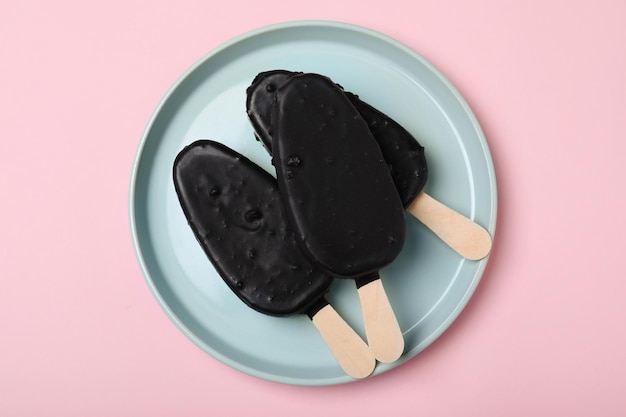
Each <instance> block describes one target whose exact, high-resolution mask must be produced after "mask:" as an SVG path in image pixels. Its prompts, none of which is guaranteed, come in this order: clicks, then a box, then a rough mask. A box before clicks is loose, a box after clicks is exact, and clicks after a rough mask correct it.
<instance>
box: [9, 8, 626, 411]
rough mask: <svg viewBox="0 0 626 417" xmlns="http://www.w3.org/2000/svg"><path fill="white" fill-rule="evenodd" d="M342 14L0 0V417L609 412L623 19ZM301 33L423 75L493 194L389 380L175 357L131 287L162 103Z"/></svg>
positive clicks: (157, 318) (197, 354)
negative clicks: (453, 92)
mask: <svg viewBox="0 0 626 417" xmlns="http://www.w3.org/2000/svg"><path fill="white" fill-rule="evenodd" d="M364 4H368V3H367V2H363V1H354V0H349V1H337V0H332V1H329V0H317V1H316V2H315V3H314V4H313V5H311V6H307V7H304V6H298V5H297V2H294V1H289V2H287V1H283V2H280V1H275V0H265V1H262V2H261V1H257V2H251V1H247V2H246V1H243V0H230V1H225V2H222V3H220V5H219V6H217V5H212V4H211V2H209V1H206V0H204V1H190V0H178V1H172V2H165V1H139V0H127V1H120V0H113V1H106V2H84V1H77V0H74V1H72V0H56V1H36V0H1V2H0V170H1V171H0V196H1V199H2V200H1V203H0V209H1V210H2V216H0V274H1V277H2V281H1V282H2V283H1V284H0V334H1V335H2V342H1V343H0V415H2V416H64V417H69V416H91V417H97V416H116V417H119V416H151V417H154V416H174V415H179V416H200V415H215V416H220V415H224V416H226V415H228V416H231V415H232V416H244V415H259V416H272V417H275V416H294V415H298V416H303V417H305V416H314V415H315V416H317V415H320V414H325V415H344V416H360V417H367V416H381V415H390V416H391V415H393V416H401V415H423V416H507V417H514V416H590V415H597V416H603V417H609V416H624V415H626V398H625V396H624V389H625V388H626V353H625V352H626V349H625V347H624V346H625V345H626V338H625V336H624V334H625V332H624V327H625V326H624V324H623V321H624V319H625V318H626V302H625V301H624V294H625V292H626V291H625V290H626V284H625V280H624V276H625V270H626V237H625V236H626V224H625V220H624V212H625V209H626V204H625V201H624V196H623V195H624V184H623V182H624V178H625V177H626V176H625V175H624V159H625V158H626V147H625V146H624V139H625V137H624V135H625V132H626V81H625V79H624V75H625V74H626V46H625V42H626V24H625V23H624V19H625V18H626V3H625V2H624V1H623V0H614V1H607V0H599V1H555V0H547V1H527V2H524V1H516V2H513V1H504V2H503V1H497V0H490V1H489V0H475V1H452V2H435V1H422V0H416V1H414V2H409V1H406V2H403V1H400V0H386V1H384V2H382V3H380V2H378V3H375V2H371V6H365V5H364ZM300 19H328V20H339V21H344V22H348V23H354V24H358V25H363V26H368V27H370V28H372V29H375V30H378V31H382V32H384V33H386V34H388V35H390V36H392V37H395V38H396V39H398V40H400V41H402V42H404V43H406V44H407V45H409V46H411V47H412V48H414V49H415V50H417V51H418V52H420V53H421V54H422V55H423V56H425V57H426V58H427V59H428V60H430V61H431V62H432V63H433V64H434V65H435V66H437V67H438V68H439V69H440V70H441V71H442V72H443V73H444V74H445V75H446V76H447V77H448V78H449V79H450V80H451V81H452V82H453V83H454V84H455V85H456V86H457V87H458V89H459V90H460V91H461V93H462V94H463V95H464V96H465V98H466V99H467V101H468V102H469V104H470V106H471V107H472V108H473V110H474V111H475V113H476V115H477V117H478V119H479V121H480V123H481V124H482V127H483V129H484V131H485V135H486V137H487V140H488V143H489V146H490V148H491V151H492V154H493V158H494V163H495V167H496V173H497V180H498V186H499V219H498V229H497V234H496V244H495V247H494V250H493V254H492V258H491V260H490V263H489V266H488V268H487V270H486V273H485V275H484V277H483V281H482V282H481V284H480V285H479V287H478V290H477V292H476V294H475V296H474V297H473V298H472V300H471V301H470V303H469V305H468V306H467V308H466V310H465V311H464V312H463V314H462V315H461V316H460V317H459V319H458V320H457V321H456V322H455V323H454V324H453V325H452V327H451V328H450V329H449V330H448V331H447V332H446V333H445V334H444V335H443V336H442V337H441V338H440V339H439V340H437V341H436V342H435V343H434V344H433V345H431V346H430V347H429V348H428V349H427V350H426V351H425V352H423V353H422V354H420V355H418V356H417V357H415V358H414V359H413V360H411V361H409V362H407V363H406V364H404V365H402V366H400V367H398V368H396V369H395V370H393V371H391V372H388V373H385V374H383V375H380V376H377V377H375V378H372V379H369V380H365V381H362V382H359V383H354V384H347V385H341V386H332V387H317V388H311V387H296V386H287V385H281V384H277V383H272V382H267V381H264V380H259V379H256V378H253V377H250V376H248V375H245V374H242V373H240V372H238V371H235V370H233V369H231V368H229V367H227V366H225V365H223V364H221V363H220V362H218V361H217V360H215V359H213V358H212V357H210V356H208V355H207V354H205V353H204V352H202V351H201V350H200V349H199V348H197V347H196V346H195V345H194V344H192V342H190V341H189V340H188V339H187V338H186V337H185V336H183V334H182V333H181V332H180V331H179V330H178V329H177V328H176V327H175V326H174V325H173V324H172V322H171V321H170V320H169V319H168V318H167V317H166V315H165V313H163V311H162V310H161V309H160V307H159V306H158V305H157V302H156V301H155V299H154V298H153V296H152V294H151V293H150V291H149V289H148V287H147V285H146V283H145V281H144V278H143V276H142V274H141V271H140V269H139V266H138V264H137V262H136V259H135V255H134V252H133V247H132V243H131V236H130V231H129V220H128V190H129V181H130V174H131V167H132V162H133V158H134V155H135V151H136V148H137V145H138V143H139V140H140V138H141V134H142V131H143V129H144V127H145V125H146V123H147V121H148V118H149V117H150V115H151V113H152V111H153V110H154V108H155V107H156V105H157V103H158V101H159V100H160V99H161V97H162V96H163V95H164V93H165V92H166V90H167V89H168V87H169V86H170V85H171V84H172V83H173V82H174V81H175V79H176V78H177V77H178V76H179V75H180V74H181V73H182V72H183V71H184V70H185V69H187V68H188V67H189V66H190V65H191V64H192V63H194V62H195V61H196V60H197V59H199V58H200V57H201V56H202V55H204V54H205V53H206V52H208V51H209V50H211V49H212V48H214V47H216V46H218V45H219V44H221V43H222V42H224V41H226V40H228V39H230V38H232V37H234V36H236V35H239V34H241V33H243V32H247V31H249V30H252V29H256V28H258V27H260V26H264V25H266V24H272V23H278V22H281V21H286V20H300ZM296 410H297V411H296Z"/></svg>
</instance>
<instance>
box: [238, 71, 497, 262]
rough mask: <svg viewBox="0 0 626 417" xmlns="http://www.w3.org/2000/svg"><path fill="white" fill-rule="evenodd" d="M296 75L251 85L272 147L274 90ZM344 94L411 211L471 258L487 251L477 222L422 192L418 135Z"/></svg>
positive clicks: (276, 75) (253, 105) (253, 109)
mask: <svg viewBox="0 0 626 417" xmlns="http://www.w3.org/2000/svg"><path fill="white" fill-rule="evenodd" d="M296 74H298V73H296V72H292V71H286V70H271V71H266V72H262V73H259V74H258V75H257V76H256V77H255V79H254V80H253V81H252V84H251V85H250V87H248V90H247V112H248V116H249V118H250V121H251V123H252V125H253V127H254V129H255V134H256V136H257V138H258V139H259V140H261V141H262V142H263V144H264V145H265V147H266V148H267V149H268V150H270V151H271V130H272V128H271V124H270V121H271V120H270V115H271V109H272V105H273V102H274V91H275V90H276V88H278V87H279V86H280V85H281V84H282V83H284V82H285V81H287V79H289V78H290V77H291V76H293V75H296ZM345 94H346V96H347V97H348V99H349V100H350V101H351V102H352V104H353V105H354V106H355V108H356V109H357V111H359V113H360V114H361V116H362V117H363V119H364V120H365V121H366V122H367V124H368V126H369V127H370V130H371V131H372V134H373V135H374V138H375V139H376V141H377V142H378V145H379V146H380V149H381V152H382V153H383V157H384V158H385V161H386V162H387V164H388V166H389V169H390V172H391V176H392V178H393V181H394V184H395V186H396V188H397V190H398V193H399V194H400V198H401V199H402V204H403V205H404V207H405V208H406V209H407V211H408V212H409V213H410V214H412V215H413V216H414V217H416V218H417V219H418V220H420V221H421V222H422V223H424V225H426V226H427V227H428V228H429V229H430V230H432V231H433V232H434V233H435V234H436V235H437V236H439V237H440V238H441V239H442V240H443V241H444V242H446V243H447V244H448V245H449V246H450V247H451V248H452V249H454V250H455V251H456V252H457V253H459V254H460V255H461V256H463V257H465V258H467V259H470V260H479V259H482V258H484V257H485V256H487V255H488V254H489V252H490V250H491V243H492V240H491V236H490V235H489V233H488V232H487V231H486V230H485V229H484V228H483V227H482V226H480V225H479V224H477V223H475V222H473V221H471V220H470V219H469V218H467V217H466V216H463V215H462V214H460V213H458V212H456V211H455V210H453V209H451V208H449V207H447V206H445V205H444V204H442V203H440V202H439V201H437V200H435V199H434V198H432V197H431V196H430V195H428V194H426V193H425V192H423V191H422V189H423V187H424V184H425V182H426V179H427V176H428V169H427V163H426V158H425V156H424V148H423V147H422V146H421V145H420V144H419V143H418V142H417V140H416V139H415V137H413V136H412V135H411V134H410V133H409V132H408V131H407V130H406V129H404V128H403V127H402V126H401V125H400V124H399V123H397V122H396V121H395V120H393V119H392V118H391V117H389V116H387V115H386V114H384V113H382V112H381V111H379V110H377V109H376V108H374V107H372V106H371V105H369V104H368V103H365V102H364V101H362V100H360V99H359V97H358V96H356V95H355V94H352V93H349V92H345ZM421 191H422V192H421Z"/></svg>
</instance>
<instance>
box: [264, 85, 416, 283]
mask: <svg viewBox="0 0 626 417" xmlns="http://www.w3.org/2000/svg"><path fill="white" fill-rule="evenodd" d="M271 126H272V148H271V149H272V153H273V159H274V166H275V168H276V174H277V180H278V188H279V190H280V195H281V197H282V201H283V203H284V205H285V209H286V212H287V216H288V217H289V220H290V224H291V225H292V226H293V228H294V230H295V234H296V238H297V239H298V242H299V243H300V247H301V248H302V250H303V251H304V252H305V253H306V254H307V256H309V257H310V258H311V259H314V260H315V261H316V262H317V264H318V265H319V266H320V267H321V268H322V269H324V270H326V271H328V272H329V273H331V274H333V275H337V276H343V277H358V276H362V275H366V274H369V273H372V272H375V271H378V270H379V269H380V268H382V267H384V266H386V265H388V264H389V263H390V262H391V261H393V260H394V259H395V258H396V256H397V255H398V254H399V253H400V250H401V249H402V246H403V244H404V239H405V228H406V225H405V222H404V209H403V206H402V202H401V200H400V198H399V196H398V192H397V191H396V189H395V186H394V183H393V181H392V178H391V175H390V173H389V169H388V167H387V165H386V163H385V161H384V159H383V156H382V154H381V151H380V148H379V146H378V145H377V144H376V141H375V139H374V138H373V136H372V133H371V131H370V130H369V127H368V126H367V124H366V123H365V121H364V120H363V118H362V117H361V116H360V114H359V113H358V112H357V111H356V109H355V108H354V106H353V105H352V104H351V103H350V101H349V100H348V99H347V97H346V96H345V94H344V93H343V91H342V90H341V89H340V88H339V87H337V86H336V85H335V84H334V83H333V82H332V81H331V80H330V79H328V78H327V77H324V76H321V75H318V74H299V75H295V76H292V77H290V78H289V79H288V80H287V82H285V83H284V84H282V85H281V86H280V87H279V88H278V89H277V90H276V103H275V104H274V106H273V113H272V118H271Z"/></svg>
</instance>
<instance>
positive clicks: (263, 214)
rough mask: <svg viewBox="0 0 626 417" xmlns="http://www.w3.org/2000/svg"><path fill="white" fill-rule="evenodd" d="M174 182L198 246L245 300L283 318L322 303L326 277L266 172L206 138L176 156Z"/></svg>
mask: <svg viewBox="0 0 626 417" xmlns="http://www.w3.org/2000/svg"><path fill="white" fill-rule="evenodd" d="M174 185H175V188H176V192H177V194H178V198H179V201H180V203H181V206H182V209H183V211H184V213H185V216H186V218H187V221H188V223H189V225H190V226H191V229H192V230H193V233H194V235H195V237H196V239H197V240H198V242H199V243H200V245H201V246H202V249H204V251H205V253H206V254H207V256H208V257H209V259H210V260H211V262H212V263H213V265H214V267H215V268H216V270H217V271H218V273H219V274H220V276H221V277H222V278H223V279H224V281H225V282H226V283H227V284H228V286H229V287H230V288H231V289H232V290H233V291H234V292H235V293H236V294H237V295H238V296H239V298H241V300H243V301H244V302H245V303H246V304H247V305H249V306H250V307H252V308H254V309H255V310H257V311H260V312H262V313H265V314H270V315H276V316H285V315H290V314H296V313H310V311H311V309H313V308H315V306H317V305H318V304H319V303H320V302H323V301H321V300H323V296H324V294H325V293H326V292H327V290H328V287H329V285H330V283H331V281H332V279H331V278H330V277H329V276H328V275H327V274H325V273H323V272H322V271H320V270H319V269H318V268H316V267H314V266H313V264H312V263H311V262H310V261H309V260H308V258H306V257H305V256H304V255H303V254H302V252H301V251H300V250H299V248H298V246H297V244H296V239H295V236H294V233H293V231H292V230H291V228H290V227H289V226H288V223H287V220H286V214H285V210H284V208H283V206H282V202H281V200H280V197H279V194H278V189H277V185H276V180H275V179H274V178H273V177H272V176H271V175H270V174H268V173H267V172H265V171H264V170H262V169H261V168H259V167H258V166H257V165H255V164H254V163H253V162H251V161H250V160H248V159H247V158H245V157H244V156H242V155H240V154H239V153H237V152H235V151H233V150H232V149H230V148H228V147H226V146H225V145H222V144H220V143H217V142H213V141H208V140H205V141H198V142H195V143H193V144H191V145H189V146H187V147H185V148H184V149H183V150H182V151H181V152H180V153H179V154H178V156H177V157H176V160H175V163H174Z"/></svg>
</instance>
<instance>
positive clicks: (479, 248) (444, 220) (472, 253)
mask: <svg viewBox="0 0 626 417" xmlns="http://www.w3.org/2000/svg"><path fill="white" fill-rule="evenodd" d="M407 211H408V212H409V213H411V214H412V215H413V216H415V217H416V218H417V219H418V220H419V221H421V222H422V223H424V225H426V227H428V228H429V229H430V230H432V231H433V232H434V233H435V234H436V235H437V236H439V237H440V238H441V240H443V241H444V242H446V243H447V244H448V246H450V247H451V248H452V249H454V250H455V251H456V252H458V253H459V254H460V255H461V256H463V257H464V258H467V259H470V260H473V261H477V260H479V259H482V258H484V257H485V256H487V255H488V254H489V252H490V251H491V243H492V241H491V236H490V235H489V232H488V231H487V230H485V229H484V228H483V227H482V226H480V225H479V224H477V223H475V222H473V221H472V220H470V219H468V218H467V217H465V216H463V215H462V214H460V213H458V212H456V211H454V210H452V209H451V208H450V207H447V206H446V205H444V204H442V203H440V202H439V201H437V200H435V199H434V198H432V197H431V196H429V195H428V194H426V193H424V192H421V193H419V195H418V196H417V197H416V198H415V200H413V202H412V203H411V205H410V206H409V208H408V209H407Z"/></svg>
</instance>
